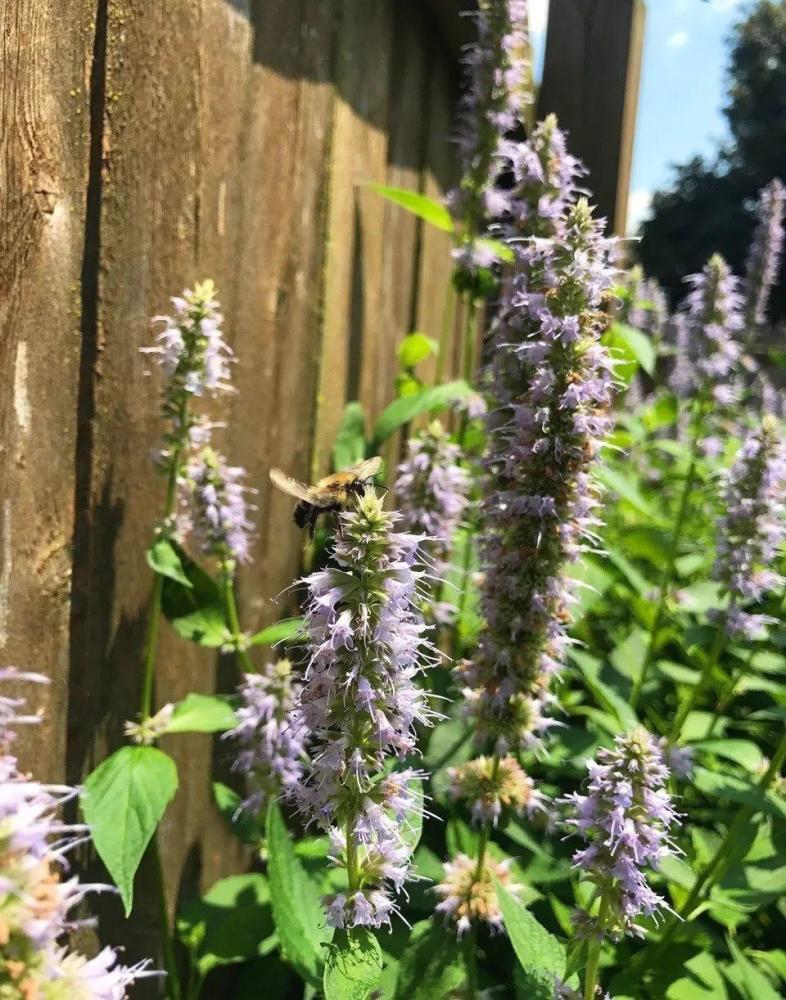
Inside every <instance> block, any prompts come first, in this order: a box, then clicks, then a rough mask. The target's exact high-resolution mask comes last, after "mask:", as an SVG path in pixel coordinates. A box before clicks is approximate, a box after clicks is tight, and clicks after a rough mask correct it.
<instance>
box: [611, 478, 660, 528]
mask: <svg viewBox="0 0 786 1000" xmlns="http://www.w3.org/2000/svg"><path fill="white" fill-rule="evenodd" d="M595 475H596V476H597V478H598V479H599V480H600V482H601V483H603V485H604V486H605V487H606V488H607V489H609V490H611V491H612V492H613V493H616V494H617V496H618V497H619V498H620V500H624V501H625V502H626V503H629V504H630V505H631V507H634V508H635V509H636V510H637V511H638V512H639V513H640V514H643V515H644V516H645V517H646V518H648V519H649V520H650V525H653V524H654V525H658V524H663V518H662V517H661V515H660V513H659V511H657V510H656V509H655V508H654V507H653V505H652V504H651V503H650V502H649V500H647V499H646V497H645V496H644V495H643V493H642V492H641V490H640V489H639V484H638V483H637V482H636V480H635V478H634V477H633V476H629V475H626V474H625V473H624V472H622V471H621V470H620V469H615V468H612V467H611V466H609V465H601V466H599V467H598V469H597V470H596V473H595Z"/></svg>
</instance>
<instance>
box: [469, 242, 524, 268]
mask: <svg viewBox="0 0 786 1000" xmlns="http://www.w3.org/2000/svg"><path fill="white" fill-rule="evenodd" d="M475 246H477V247H481V248H483V249H486V250H490V251H491V252H492V253H493V254H494V256H495V257H496V258H497V260H499V261H501V262H502V263H503V264H512V263H513V261H514V260H515V259H516V255H515V254H514V253H513V249H512V248H511V247H509V246H508V244H507V243H503V242H502V240H492V239H488V237H486V236H481V237H480V238H479V239H476V240H475Z"/></svg>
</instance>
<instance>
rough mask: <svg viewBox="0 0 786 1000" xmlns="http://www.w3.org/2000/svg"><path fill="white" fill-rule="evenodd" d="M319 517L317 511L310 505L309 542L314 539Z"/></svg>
mask: <svg viewBox="0 0 786 1000" xmlns="http://www.w3.org/2000/svg"><path fill="white" fill-rule="evenodd" d="M318 517H319V511H318V510H317V508H316V507H312V508H311V510H310V511H309V516H308V540H309V542H313V541H314V533H315V532H316V530H317V518H318Z"/></svg>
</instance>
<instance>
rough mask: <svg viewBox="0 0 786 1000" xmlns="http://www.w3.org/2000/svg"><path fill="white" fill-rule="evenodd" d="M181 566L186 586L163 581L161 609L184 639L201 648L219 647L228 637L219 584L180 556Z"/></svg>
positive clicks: (175, 581) (184, 557) (198, 567)
mask: <svg viewBox="0 0 786 1000" xmlns="http://www.w3.org/2000/svg"><path fill="white" fill-rule="evenodd" d="M181 566H182V568H183V572H184V573H185V575H186V576H187V577H188V581H189V586H188V587H185V586H184V585H183V584H182V583H179V582H178V581H177V580H174V579H172V578H171V577H166V578H165V579H164V588H163V591H162V594H161V609H162V610H163V612H164V614H165V615H166V617H167V619H168V620H169V623H170V625H171V626H172V628H173V629H174V630H175V631H176V632H177V634H178V635H179V636H181V637H182V638H183V639H187V640H188V641H189V642H196V643H198V644H199V645H200V646H211V647H213V648H215V647H217V646H222V645H223V644H224V643H225V642H226V641H227V637H228V634H229V632H228V629H227V623H226V612H225V608H224V597H223V595H222V593H221V590H220V588H219V586H218V584H217V583H216V582H215V580H213V578H212V577H211V576H209V575H208V574H207V573H206V572H205V571H204V570H203V569H202V567H201V566H198V565H197V564H196V563H195V562H194V561H193V560H192V559H189V558H188V556H187V555H186V554H185V552H183V553H181Z"/></svg>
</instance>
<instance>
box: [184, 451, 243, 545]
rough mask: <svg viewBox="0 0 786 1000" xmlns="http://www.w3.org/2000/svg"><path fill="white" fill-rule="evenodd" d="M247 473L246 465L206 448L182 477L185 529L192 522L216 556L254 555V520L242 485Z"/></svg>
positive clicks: (203, 542) (195, 532)
mask: <svg viewBox="0 0 786 1000" xmlns="http://www.w3.org/2000/svg"><path fill="white" fill-rule="evenodd" d="M245 475H246V471H245V469H242V468H240V467H239V466H232V465H227V463H226V460H225V459H224V457H223V456H222V455H220V454H218V452H216V451H214V450H213V449H212V448H203V449H202V451H201V452H199V454H198V455H196V456H195V457H194V458H192V459H191V461H189V462H188V463H187V465H186V467H185V470H184V474H183V475H182V476H181V477H180V480H179V483H178V485H179V487H180V493H181V500H182V506H183V507H184V509H186V510H187V511H188V514H187V516H186V517H183V518H181V530H182V526H183V525H186V524H187V525H189V526H190V528H191V530H192V531H193V532H194V534H195V535H196V537H197V538H198V540H199V542H200V544H201V546H202V550H203V552H205V553H206V554H207V555H210V556H214V557H215V558H216V559H220V560H229V561H232V562H236V563H243V562H248V561H249V559H250V558H251V552H250V537H251V531H252V529H253V524H252V523H251V521H249V519H248V504H247V503H246V493H247V492H248V491H247V488H246V487H245V486H243V485H242V480H243V479H244V477H245Z"/></svg>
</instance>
